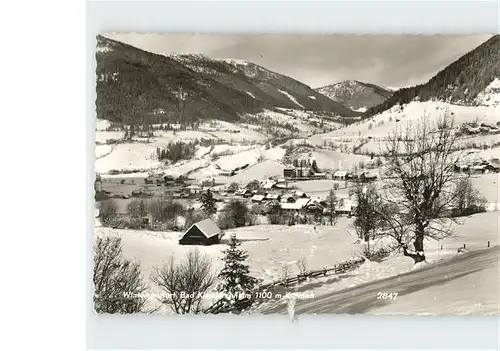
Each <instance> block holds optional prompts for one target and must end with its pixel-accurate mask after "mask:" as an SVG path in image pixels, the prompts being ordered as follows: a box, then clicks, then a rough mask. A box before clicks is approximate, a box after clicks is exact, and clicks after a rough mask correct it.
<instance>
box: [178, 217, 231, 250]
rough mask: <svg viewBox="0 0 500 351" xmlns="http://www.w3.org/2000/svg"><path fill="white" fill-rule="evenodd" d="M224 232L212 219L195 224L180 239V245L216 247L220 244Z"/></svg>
mask: <svg viewBox="0 0 500 351" xmlns="http://www.w3.org/2000/svg"><path fill="white" fill-rule="evenodd" d="M222 235H223V233H222V230H221V229H220V228H219V227H218V226H217V224H215V223H214V221H212V220H211V219H209V218H208V219H204V220H203V221H200V222H197V223H194V224H193V225H192V226H191V227H189V229H188V230H186V231H185V232H184V233H183V234H182V236H181V237H180V238H179V244H180V245H214V244H218V243H219V242H220V239H221V238H222Z"/></svg>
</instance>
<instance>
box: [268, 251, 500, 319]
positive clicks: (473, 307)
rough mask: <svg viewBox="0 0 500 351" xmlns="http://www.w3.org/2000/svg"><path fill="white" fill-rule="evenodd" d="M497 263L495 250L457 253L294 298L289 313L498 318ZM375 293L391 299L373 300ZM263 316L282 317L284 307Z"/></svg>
mask: <svg viewBox="0 0 500 351" xmlns="http://www.w3.org/2000/svg"><path fill="white" fill-rule="evenodd" d="M499 259H500V248H499V247H498V246H495V247H493V248H489V249H482V250H477V251H473V252H470V253H464V254H460V255H458V256H456V257H454V258H452V259H449V260H443V261H439V262H437V263H435V264H429V265H428V266H426V267H423V268H421V269H418V270H413V271H411V272H408V273H405V274H401V275H397V276H393V277H390V278H386V279H381V280H377V281H373V282H370V283H367V284H363V285H359V286H356V287H354V288H350V289H344V290H341V291H336V292H333V293H329V294H325V295H322V296H318V297H315V298H313V299H309V300H297V301H296V305H295V314H322V313H336V314H342V313H349V314H354V313H368V314H430V315H434V314H477V315H486V314H490V315H491V314H493V315H498V313H499V312H498V308H499V304H498V300H499V299H498V296H499V280H498V277H499V267H498V262H499ZM378 293H387V294H391V293H397V297H396V298H395V299H378V298H377V295H378ZM415 306H418V308H417V309H416V308H415ZM263 313H264V314H271V313H287V305H286V304H283V305H280V306H277V307H274V308H271V309H269V310H266V311H263Z"/></svg>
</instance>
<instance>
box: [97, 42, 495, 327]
mask: <svg viewBox="0 0 500 351" xmlns="http://www.w3.org/2000/svg"><path fill="white" fill-rule="evenodd" d="M95 60H96V66H97V68H96V72H95V73H96V74H95V82H96V101H95V139H94V140H92V143H94V144H95V164H94V167H95V179H94V199H95V215H94V217H95V219H94V222H95V226H94V233H93V234H94V236H93V239H92V241H93V252H92V263H93V264H92V272H91V274H92V282H93V309H94V311H95V313H98V314H135V313H142V314H162V315H176V314H182V315H185V314H196V315H205V314H228V313H230V314H236V315H248V314H263V315H266V314H267V315H269V314H283V315H288V316H289V317H290V318H291V319H293V318H295V317H296V316H298V315H304V314H310V315H316V314H369V315H436V316H437V315H476V316H477V315H480V316H485V315H495V316H498V315H499V294H500V291H499V290H500V288H499V280H500V278H499V274H500V269H499V259H500V256H499V253H500V250H499V246H498V245H499V223H500V198H499V197H500V195H499V194H500V190H499V181H500V35H346V34H343V35H340V34H338V35H334V34H329V35H312V34H308V35H298V34H280V35H278V34H238V35H236V34H234V35H233V34H193V33H186V34H160V33H151V34H137V33H105V34H102V35H98V36H97V37H96V46H95Z"/></svg>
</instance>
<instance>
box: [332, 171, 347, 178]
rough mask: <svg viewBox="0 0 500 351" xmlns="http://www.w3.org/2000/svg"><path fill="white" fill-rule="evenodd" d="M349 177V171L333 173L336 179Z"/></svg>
mask: <svg viewBox="0 0 500 351" xmlns="http://www.w3.org/2000/svg"><path fill="white" fill-rule="evenodd" d="M346 175H347V171H336V172H335V173H333V176H334V177H345V176H346Z"/></svg>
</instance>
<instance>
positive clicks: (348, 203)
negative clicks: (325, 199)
mask: <svg viewBox="0 0 500 351" xmlns="http://www.w3.org/2000/svg"><path fill="white" fill-rule="evenodd" d="M357 205H358V201H357V200H356V199H353V198H342V199H339V201H338V203H337V206H336V208H335V213H337V214H339V215H347V216H352V215H353V214H354V211H355V210H356V206H357Z"/></svg>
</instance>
